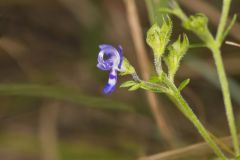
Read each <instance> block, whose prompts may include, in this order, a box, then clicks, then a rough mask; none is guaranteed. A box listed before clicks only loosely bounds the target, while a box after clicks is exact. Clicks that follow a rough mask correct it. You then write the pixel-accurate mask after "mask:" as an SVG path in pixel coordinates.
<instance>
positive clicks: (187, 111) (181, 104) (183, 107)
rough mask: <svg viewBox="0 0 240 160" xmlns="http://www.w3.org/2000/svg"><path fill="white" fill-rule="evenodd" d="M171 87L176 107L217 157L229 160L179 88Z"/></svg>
mask: <svg viewBox="0 0 240 160" xmlns="http://www.w3.org/2000/svg"><path fill="white" fill-rule="evenodd" d="M171 86H172V87H171V88H172V90H173V92H174V93H173V95H172V101H173V102H175V103H176V106H178V108H179V110H180V111H181V112H182V113H183V114H184V115H185V116H186V117H187V118H188V119H189V120H190V121H191V122H192V123H193V124H194V126H195V127H196V128H197V130H198V131H199V133H200V134H201V136H202V137H203V138H204V139H205V141H206V142H207V143H208V144H209V146H210V147H211V148H212V149H213V150H214V152H215V153H216V155H217V156H218V157H219V158H221V159H222V160H227V157H225V155H224V154H223V152H222V151H221V149H220V148H219V147H218V145H217V144H216V143H215V141H214V140H213V139H212V137H211V136H210V135H209V133H208V131H207V129H206V128H205V127H204V126H203V124H202V123H201V122H200V121H199V119H198V118H197V116H196V115H195V114H194V112H193V111H192V109H191V108H190V106H189V105H188V103H187V102H186V101H185V100H184V98H183V97H182V95H181V94H180V92H179V91H178V90H177V88H176V87H175V86H173V85H171Z"/></svg>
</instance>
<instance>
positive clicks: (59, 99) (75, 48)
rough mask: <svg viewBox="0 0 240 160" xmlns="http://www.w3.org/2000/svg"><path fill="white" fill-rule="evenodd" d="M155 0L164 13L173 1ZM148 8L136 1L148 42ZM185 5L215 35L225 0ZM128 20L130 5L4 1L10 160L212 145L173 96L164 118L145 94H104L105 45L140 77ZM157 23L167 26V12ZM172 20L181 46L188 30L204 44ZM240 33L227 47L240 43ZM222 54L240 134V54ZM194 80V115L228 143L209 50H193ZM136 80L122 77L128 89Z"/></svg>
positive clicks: (4, 143) (91, 159)
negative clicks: (101, 57) (205, 19)
mask: <svg viewBox="0 0 240 160" xmlns="http://www.w3.org/2000/svg"><path fill="white" fill-rule="evenodd" d="M146 1H148V2H150V1H151V3H154V4H155V5H154V6H152V7H153V8H152V9H155V10H156V9H157V8H158V7H162V6H166V5H167V4H168V3H169V1H167V0H154V1H152V0H146ZM146 1H144V0H136V4H137V5H136V6H137V10H138V12H137V13H138V16H139V19H140V24H141V28H142V30H143V33H142V34H143V37H142V39H143V40H144V39H145V37H146V31H147V29H148V28H149V27H150V25H151V21H150V20H149V13H148V11H149V10H148V9H149V7H150V8H151V6H148V7H147V3H148V2H147V3H146ZM179 2H180V4H181V6H182V7H183V9H184V10H185V11H186V13H188V14H192V13H195V12H203V13H205V14H207V15H208V16H209V19H210V20H209V21H210V22H209V26H210V28H211V31H212V32H213V33H215V32H216V27H217V25H218V17H219V14H220V9H221V3H220V0H211V1H208V0H180V1H179ZM148 5H149V4H148ZM239 6H240V1H238V0H233V4H232V8H231V15H233V13H237V14H239ZM127 17H128V15H127V11H126V3H125V2H124V1H123V0H41V1H40V0H35V1H33V0H1V1H0V35H1V36H0V81H1V83H0V102H1V107H0V159H1V160H133V159H138V158H139V157H142V156H146V155H151V154H155V153H160V152H165V151H168V150H171V149H177V148H181V147H185V146H188V145H191V144H194V143H198V142H202V141H203V140H202V138H201V137H200V136H199V135H198V133H197V131H196V130H195V128H194V127H193V126H192V124H191V123H189V122H188V120H186V118H185V117H184V116H183V115H182V114H181V113H180V112H179V111H178V110H177V109H176V107H175V106H174V105H173V104H172V103H171V102H170V101H169V100H168V99H167V97H165V96H164V95H157V97H156V99H157V103H158V107H157V108H158V109H157V110H158V113H157V114H156V113H153V112H152V110H151V102H150V101H149V100H148V99H147V95H146V93H145V91H142V90H138V91H135V92H129V91H127V90H126V89H119V88H118V89H116V91H114V92H113V93H112V94H111V95H104V94H103V93H102V88H103V86H104V85H105V83H106V81H107V78H108V73H107V72H102V71H100V70H98V69H97V68H96V63H97V55H98V52H99V49H98V45H99V44H101V43H109V44H112V45H115V46H117V45H118V44H121V45H122V46H123V49H124V55H125V57H127V58H128V60H129V61H130V62H131V64H133V65H134V66H135V68H136V70H137V72H139V73H141V67H139V66H140V65H141V63H138V62H137V58H138V54H136V49H135V47H134V42H133V37H132V35H131V30H130V28H129V21H128V19H127ZM157 19H158V20H159V23H160V22H161V13H158V17H157ZM172 19H173V24H174V28H173V35H172V40H173V41H174V40H175V39H176V38H177V37H178V35H179V34H181V33H187V34H188V36H189V39H190V42H191V43H200V40H199V39H198V38H197V37H195V36H194V35H193V34H192V33H190V32H187V31H185V30H184V29H183V28H182V27H181V22H180V21H179V20H178V19H177V18H175V17H172ZM238 21H239V19H238ZM239 26H240V25H239V24H236V25H235V27H234V28H233V30H232V32H231V33H230V35H229V36H228V37H227V40H231V41H235V42H240V27H239ZM144 41H145V40H144ZM144 45H145V47H146V48H147V56H148V57H147V58H148V60H146V61H151V62H152V59H153V57H152V52H151V50H150V49H149V48H148V47H147V45H146V43H145V44H144ZM222 51H223V57H224V62H225V66H226V71H227V74H228V76H229V77H231V92H232V97H233V106H234V110H235V114H236V120H237V125H238V128H239V127H240V117H239V107H240V100H239V91H240V89H239V88H240V81H239V80H240V76H239V74H240V64H239V63H240V56H239V54H240V53H239V52H240V48H237V47H233V46H228V45H224V46H223V48H222ZM142 63H145V62H142ZM151 65H152V63H151ZM151 68H153V67H152V66H151ZM149 75H154V71H153V69H152V72H150V73H149ZM186 78H190V79H191V83H190V85H189V86H188V87H187V88H186V89H185V91H184V92H183V94H184V97H185V98H186V99H187V101H188V102H189V104H190V105H191V106H192V109H193V110H194V112H195V113H196V114H197V115H198V117H199V118H200V120H201V121H202V122H203V123H204V124H205V125H206V126H207V128H208V129H209V130H210V131H211V132H213V133H214V134H215V135H216V136H219V137H225V136H229V131H228V127H227V121H226V117H225V111H224V106H223V100H222V95H221V91H220V90H219V87H218V79H217V77H216V76H215V68H214V62H213V60H212V57H211V53H210V51H209V50H207V49H204V48H194V49H191V50H189V52H188V54H187V55H186V56H185V58H184V60H183V63H182V66H181V67H180V70H179V72H178V74H177V83H178V84H179V82H180V81H182V80H184V79H186ZM128 79H131V77H121V78H119V84H121V83H122V82H124V81H126V80H128ZM156 115H158V116H160V117H161V118H160V119H161V120H160V121H161V123H162V124H160V126H163V127H161V128H159V124H158V123H156ZM166 135H168V136H167V137H170V138H166ZM186 157H188V156H187V154H186ZM199 158H200V159H206V155H204V153H203V154H202V155H201V156H199ZM185 159H187V158H185Z"/></svg>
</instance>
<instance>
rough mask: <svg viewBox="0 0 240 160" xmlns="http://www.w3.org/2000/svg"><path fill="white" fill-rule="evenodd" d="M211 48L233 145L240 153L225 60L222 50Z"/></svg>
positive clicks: (237, 152) (237, 153)
mask: <svg viewBox="0 0 240 160" xmlns="http://www.w3.org/2000/svg"><path fill="white" fill-rule="evenodd" d="M211 50H212V52H213V57H214V60H215V63H216V67H217V72H218V76H219V80H220V84H221V88H222V93H223V100H224V104H225V109H226V114H227V119H228V125H229V128H230V133H231V135H232V140H233V146H234V149H235V152H236V155H239V147H238V138H237V130H236V124H235V120H234V114H233V109H232V102H231V97H230V93H229V85H228V80H227V77H226V73H225V69H224V65H223V60H222V57H221V52H220V50H219V49H218V48H212V49H211Z"/></svg>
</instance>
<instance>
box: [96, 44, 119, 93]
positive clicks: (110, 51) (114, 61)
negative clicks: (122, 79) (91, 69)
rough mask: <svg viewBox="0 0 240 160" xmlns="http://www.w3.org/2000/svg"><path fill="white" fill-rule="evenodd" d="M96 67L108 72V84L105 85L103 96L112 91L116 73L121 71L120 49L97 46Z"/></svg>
mask: <svg viewBox="0 0 240 160" xmlns="http://www.w3.org/2000/svg"><path fill="white" fill-rule="evenodd" d="M99 48H100V52H99V54H98V64H97V67H98V68H99V69H101V70H103V71H110V73H109V78H108V83H107V84H106V85H105V87H104V89H103V92H104V93H105V94H108V93H111V92H112V91H114V89H115V87H116V84H117V71H122V68H121V67H122V62H123V53H122V47H121V46H119V47H118V49H116V48H114V47H113V46H111V45H108V44H102V45H99Z"/></svg>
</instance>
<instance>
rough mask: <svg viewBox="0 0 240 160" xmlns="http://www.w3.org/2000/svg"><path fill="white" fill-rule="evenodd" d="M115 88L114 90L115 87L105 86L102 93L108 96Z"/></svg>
mask: <svg viewBox="0 0 240 160" xmlns="http://www.w3.org/2000/svg"><path fill="white" fill-rule="evenodd" d="M115 88H116V85H110V84H106V86H105V87H104V89H103V92H104V93H105V94H109V93H112V92H113V91H114V90H115Z"/></svg>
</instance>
